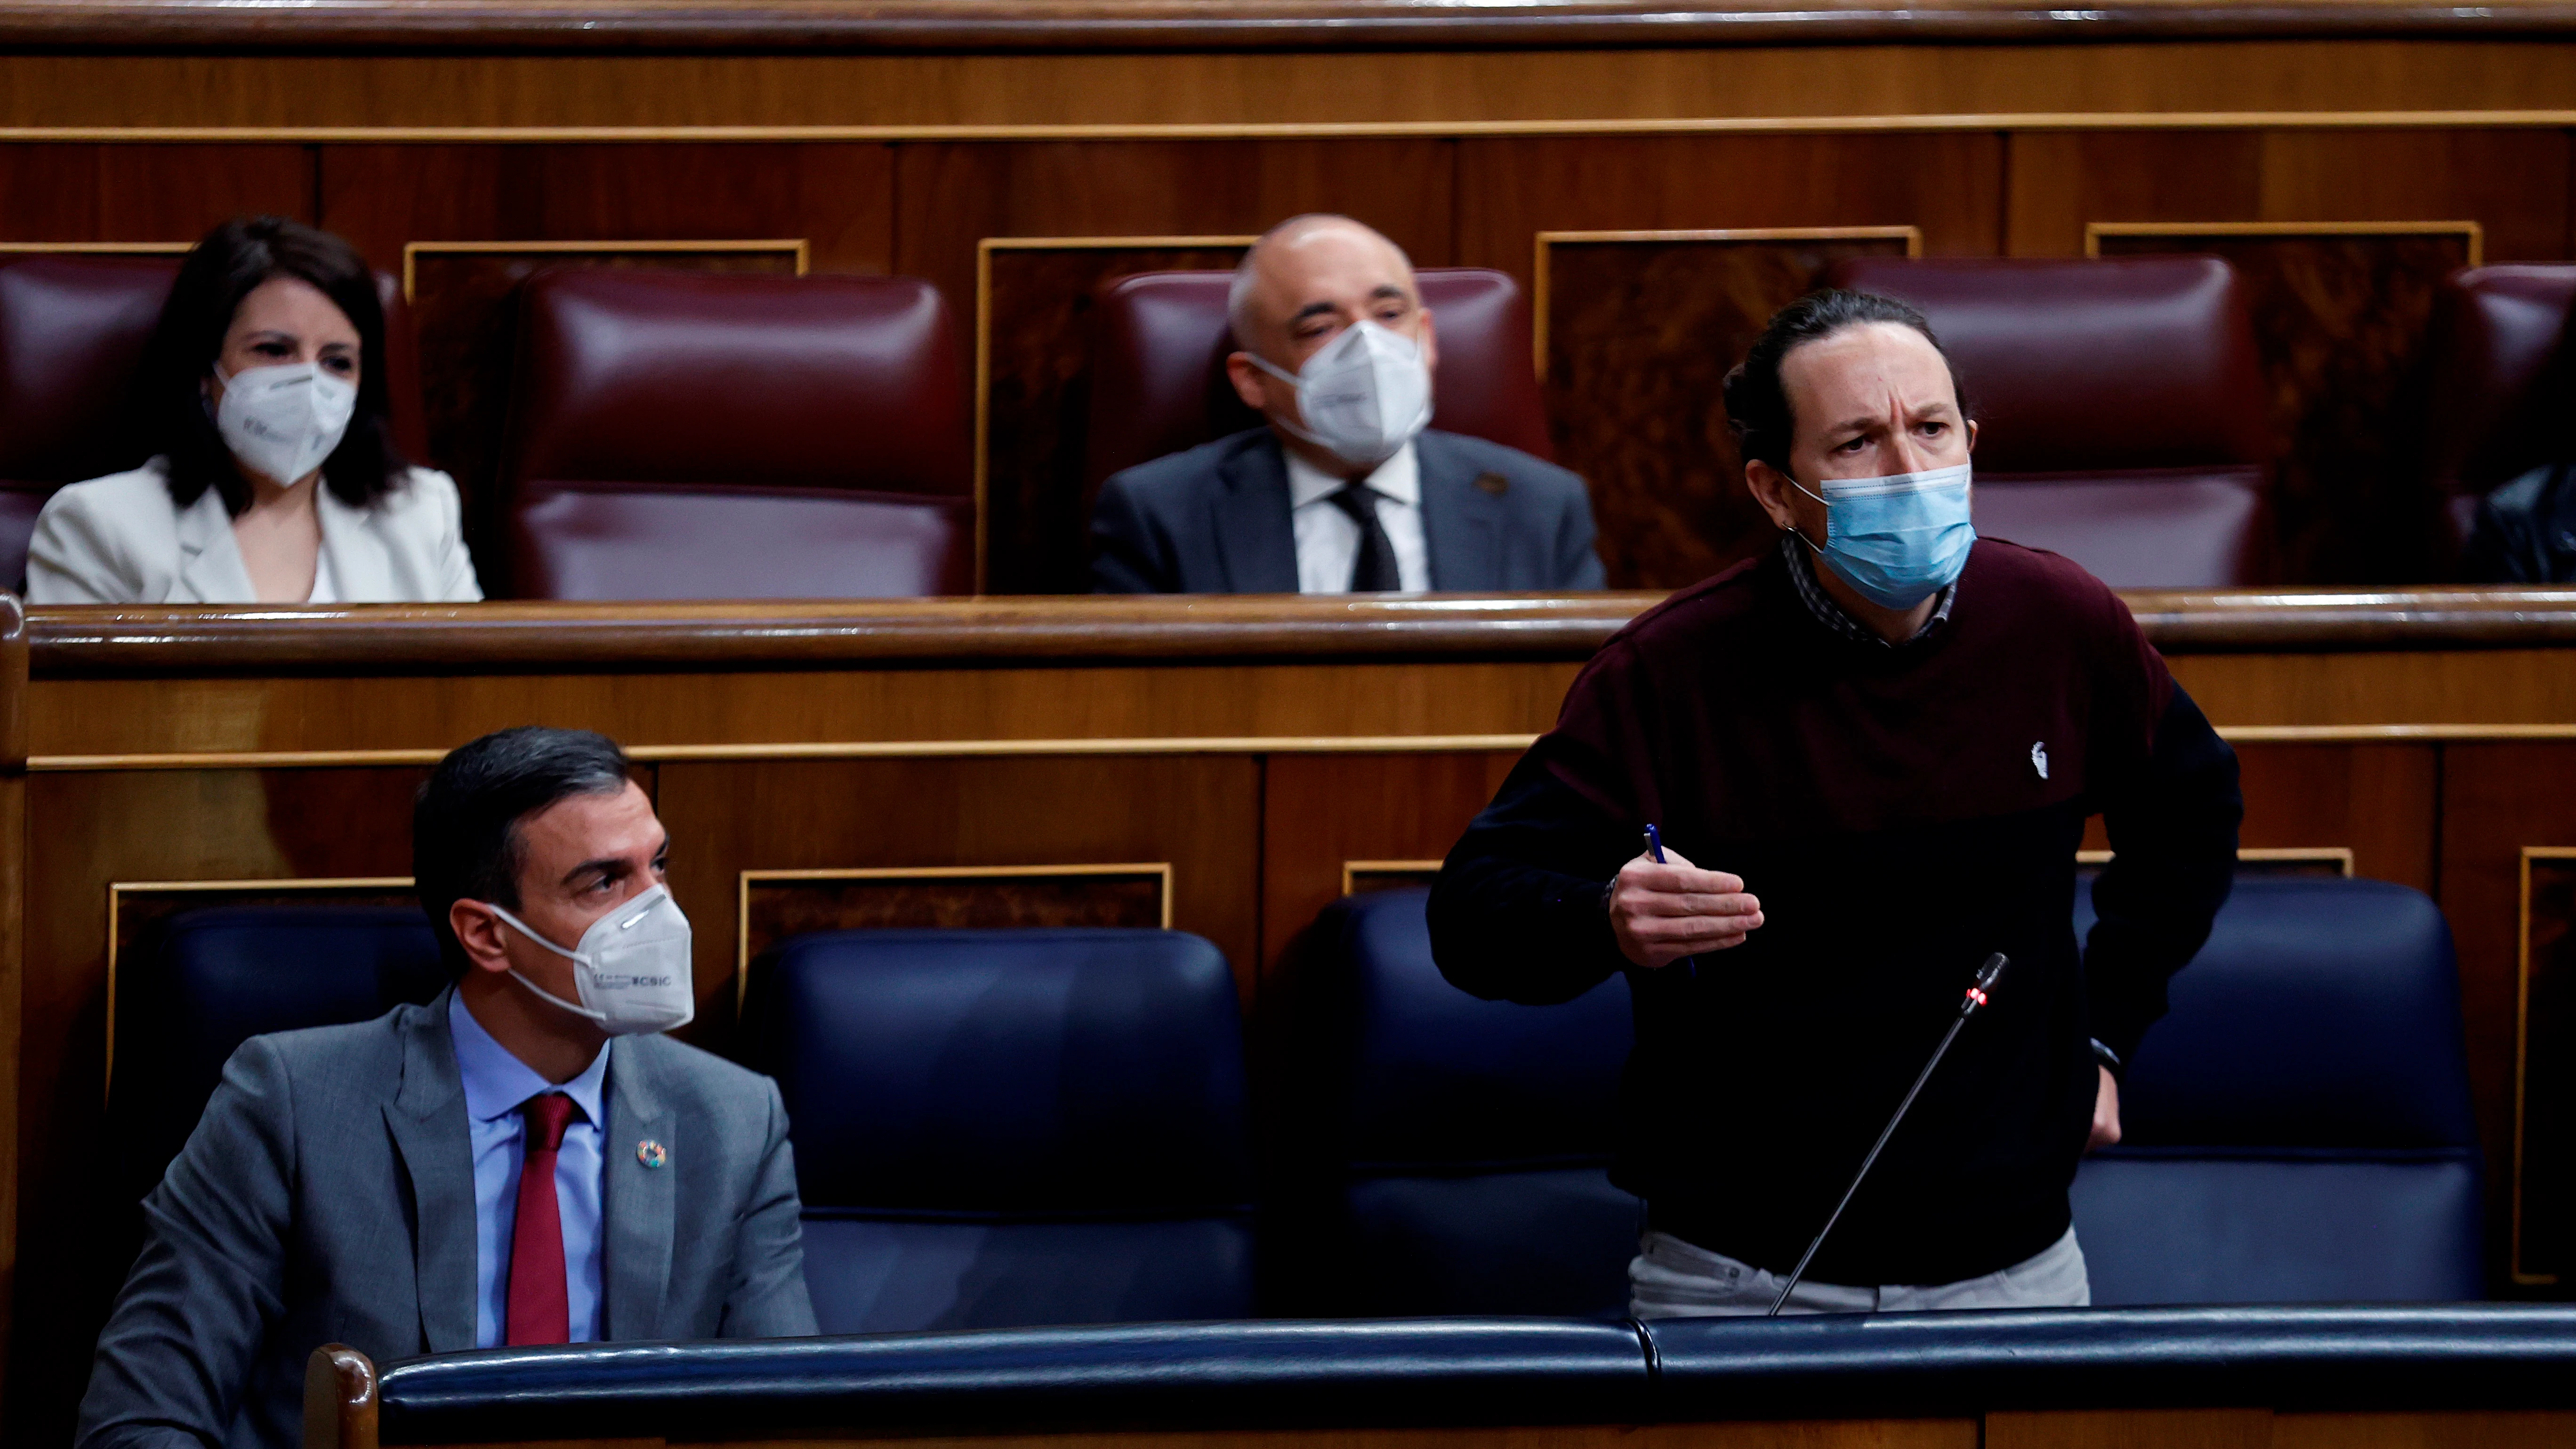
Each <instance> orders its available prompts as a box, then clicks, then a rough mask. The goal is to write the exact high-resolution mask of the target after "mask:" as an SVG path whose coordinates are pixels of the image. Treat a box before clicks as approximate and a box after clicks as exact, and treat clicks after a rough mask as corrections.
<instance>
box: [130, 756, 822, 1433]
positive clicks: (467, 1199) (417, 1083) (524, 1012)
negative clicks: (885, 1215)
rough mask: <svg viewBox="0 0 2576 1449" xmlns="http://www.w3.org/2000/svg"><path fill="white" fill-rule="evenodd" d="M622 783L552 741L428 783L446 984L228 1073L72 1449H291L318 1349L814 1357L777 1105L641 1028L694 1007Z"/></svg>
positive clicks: (424, 879) (645, 828)
mask: <svg viewBox="0 0 2576 1449" xmlns="http://www.w3.org/2000/svg"><path fill="white" fill-rule="evenodd" d="M626 768H627V767H626V757H625V755H624V753H623V752H621V751H620V750H619V749H618V748H617V746H616V745H614V744H612V743H611V742H609V741H608V740H606V739H604V738H602V737H601V736H598V735H595V734H589V733H586V732H581V731H574V730H550V729H536V728H526V729H514V730H504V731H502V732H500V733H499V734H493V735H486V736H484V737H483V738H481V739H479V740H476V741H474V742H473V743H472V744H469V745H466V746H464V747H463V748H461V749H458V750H456V751H455V752H454V753H452V754H450V755H449V756H448V757H447V758H446V759H445V760H444V761H442V762H441V763H440V764H439V767H438V769H437V771H436V773H434V774H433V775H432V776H431V777H430V779H429V782H428V783H427V784H425V785H424V786H422V787H421V791H420V798H419V802H418V804H417V806H416V807H415V810H414V813H413V817H412V862H413V872H414V874H415V875H416V876H417V877H418V879H419V888H420V898H421V904H422V906H423V908H424V909H426V910H427V911H428V912H429V918H430V925H431V927H432V929H433V930H435V931H436V932H437V934H438V938H439V942H440V945H441V946H442V947H443V948H444V949H445V951H446V954H447V958H448V963H449V966H450V968H451V969H452V970H454V971H455V973H456V985H455V986H454V987H453V988H451V989H449V990H447V991H445V992H442V993H440V995H439V997H438V999H437V1000H436V1001H433V1002H431V1003H430V1004H429V1005H428V1006H426V1007H419V1006H406V1007H402V1008H400V1009H398V1010H396V1011H394V1012H392V1013H390V1014H388V1015H386V1016H383V1017H379V1018H378V1019H376V1020H374V1021H370V1022H366V1023H363V1024H360V1025H355V1026H332V1027H321V1028H318V1029H315V1030H312V1031H296V1032H283V1033H280V1034H278V1035H275V1036H263V1037H253V1038H252V1039H251V1040H249V1041H248V1042H245V1043H243V1045H242V1047H241V1049H240V1050H239V1051H237V1052H235V1053H234V1054H233V1057H232V1060H231V1061H230V1062H229V1063H227V1064H226V1065H225V1067H224V1077H223V1084H222V1085H221V1086H220V1087H218V1088H217V1089H216V1091H215V1095H214V1098H213V1100H212V1101H210V1102H208V1103H207V1104H206V1110H205V1115H204V1116H203V1117H202V1118H200V1119H199V1121H198V1123H197V1130H196V1132H195V1134H194V1135H193V1136H191V1137H190V1138H189V1139H188V1145H187V1148H186V1149H185V1150H184V1151H182V1152H181V1153H180V1154H179V1157H178V1160H177V1161H175V1162H173V1163H171V1164H170V1170H169V1172H168V1173H167V1174H166V1175H165V1176H164V1177H163V1178H162V1179H161V1184H160V1186H158V1187H156V1188H154V1189H153V1190H152V1193H151V1195H150V1196H148V1197H147V1198H145V1199H144V1202H143V1217H144V1241H143V1251H142V1253H141V1254H140V1255H139V1256H137V1258H136V1259H135V1263H134V1271H133V1272H132V1274H131V1275H129V1276H128V1277H127V1279H126V1281H125V1290H124V1293H123V1295H122V1296H120V1297H119V1298H118V1300H117V1304H116V1311H115V1314H114V1315H113V1316H112V1317H111V1318H110V1319H109V1321H108V1325H107V1330H106V1332H104V1333H103V1334H101V1335H100V1336H99V1343H98V1359H97V1363H96V1366H95V1368H94V1369H93V1371H92V1372H91V1375H90V1382H89V1393H88V1395H87V1397H85V1398H84V1399H83V1400H82V1401H81V1414H80V1439H79V1443H80V1444H81V1445H82V1446H84V1449H92V1446H95V1449H107V1446H124V1445H153V1446H170V1449H180V1446H189V1449H195V1446H215V1445H225V1446H236V1449H249V1446H254V1445H265V1446H280V1449H283V1446H291V1445H294V1444H296V1443H297V1442H298V1441H299V1440H300V1439H301V1438H302V1436H303V1427H304V1420H303V1407H302V1405H303V1390H304V1361H305V1357H306V1355H308V1354H310V1353H311V1352H312V1351H313V1349H315V1348H316V1347H318V1346H320V1345H322V1344H324V1343H327V1342H340V1343H347V1344H350V1345H352V1346H354V1347H356V1348H359V1349H361V1350H363V1351H364V1352H366V1353H367V1354H368V1355H369V1356H371V1357H373V1358H375V1359H377V1360H378V1361H382V1360H384V1359H388V1358H403V1357H408V1356H410V1355H413V1354H421V1353H443V1352H447V1351H449V1350H453V1349H470V1348H490V1347H495V1346H499V1345H502V1344H542V1343H565V1342H573V1343H580V1342H585V1341H590V1340H598V1339H687V1338H716V1337H725V1338H765V1337H784V1336H791V1335H802V1334H811V1333H813V1332H814V1331H815V1329H814V1310H813V1308H812V1306H811V1305H809V1304H808V1303H807V1302H806V1298H805V1279H804V1260H803V1254H802V1250H801V1249H800V1248H799V1246H798V1241H797V1211H798V1207H797V1200H796V1171H795V1165H794V1163H793V1161H792V1160H791V1158H790V1156H789V1152H788V1146H787V1118H786V1111H785V1108H784V1107H783V1105H782V1104H781V1103H780V1100H779V1095H778V1089H777V1087H776V1085H775V1084H773V1083H771V1082H770V1081H769V1080H768V1079H767V1078H765V1077H759V1076H755V1075H753V1074H752V1073H750V1072H747V1071H745V1070H743V1069H742V1068H740V1067H737V1066H733V1065H731V1064H729V1063H727V1062H723V1061H720V1060H718V1059H716V1058H715V1057H712V1056H709V1055H707V1054H706V1053H704V1052H702V1051H699V1050H697V1049H696V1048H694V1047H688V1046H683V1045H681V1044H680V1043H678V1042H676V1041H672V1040H670V1039H668V1038H666V1037H662V1036H659V1035H656V1034H655V1033H658V1032H662V1031H666V1030H668V1029H670V1028H672V1027H675V1026H678V1025H681V1024H682V1023H684V1022H686V1021H688V1020H689V1018H690V1016H691V1015H692V1014H693V1012H694V1010H695V999H696V998H695V992H694V990H693V988H692V986H691V982H690V976H689V923H688V920H687V918H686V917H684V916H682V915H681V914H680V911H679V908H678V907H677V906H675V905H673V904H672V903H671V895H670V891H669V889H668V888H667V887H665V886H664V885H663V884H662V866H663V856H664V853H665V851H666V849H667V844H666V837H665V836H664V834H663V831H662V823H661V821H659V820H658V819H656V818H655V817H654V814H653V806H652V802H651V801H650V800H648V799H647V798H646V797H645V794H644V792H643V791H642V790H639V789H637V788H636V786H635V785H634V783H633V782H632V781H630V780H629V779H628V778H627V774H626ZM523 1165H524V1166H525V1168H526V1169H527V1170H525V1171H523V1170H522V1168H523Z"/></svg>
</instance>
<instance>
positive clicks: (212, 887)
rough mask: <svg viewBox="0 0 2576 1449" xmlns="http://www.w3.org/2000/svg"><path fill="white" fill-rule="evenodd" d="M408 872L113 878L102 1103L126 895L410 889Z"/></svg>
mask: <svg viewBox="0 0 2576 1449" xmlns="http://www.w3.org/2000/svg"><path fill="white" fill-rule="evenodd" d="M413 884H414V882H413V880H412V878H411V877H410V876H407V875H342V876H280V877H278V878H276V879H274V880H112V881H109V882H108V883H107V1051H106V1054H105V1056H106V1063H107V1067H106V1070H105V1071H104V1072H103V1073H101V1076H102V1079H103V1080H102V1082H101V1084H100V1087H99V1092H100V1098H99V1100H100V1101H101V1102H104V1101H105V1100H106V1093H107V1092H108V1091H109V1090H111V1089H112V1088H113V1087H114V1086H115V1083H116V956H117V949H116V937H117V926H118V925H119V923H120V921H119V918H120V916H121V915H122V914H123V908H124V898H125V897H126V896H129V895H136V896H146V895H179V894H190V895H197V894H205V895H221V894H226V893H232V894H247V893H251V892H261V893H269V892H291V891H364V890H378V891H397V890H399V891H407V890H410V889H411V888H412V887H413Z"/></svg>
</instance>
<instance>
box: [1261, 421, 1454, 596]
mask: <svg viewBox="0 0 2576 1449" xmlns="http://www.w3.org/2000/svg"><path fill="white" fill-rule="evenodd" d="M1281 451H1282V452H1285V453H1286V454H1287V457H1288V518H1289V521H1290V522H1291V523H1292V524H1294V525H1295V527H1296V530H1297V592H1299V593H1301V594H1347V593H1349V592H1350V591H1351V570H1352V569H1353V568H1354V567H1355V566H1357V565H1358V563H1359V558H1360V526H1359V524H1358V523H1356V522H1354V521H1353V520H1352V518H1351V516H1350V515H1349V514H1347V513H1344V512H1343V511H1342V509H1341V505H1340V504H1337V503H1330V502H1327V501H1326V500H1327V499H1329V498H1331V497H1332V496H1333V495H1334V494H1336V493H1339V492H1340V491H1342V485H1343V483H1344V482H1345V481H1347V480H1345V479H1341V478H1337V477H1335V476H1333V475H1332V474H1330V473H1327V472H1325V471H1324V470H1323V469H1321V468H1318V467H1316V466H1315V465H1314V464H1312V463H1309V462H1307V461H1306V460H1305V459H1303V458H1301V457H1298V456H1297V454H1296V453H1295V452H1294V451H1292V450H1288V449H1282V450H1281ZM1366 482H1367V484H1368V490H1369V491H1370V492H1371V493H1374V494H1376V495H1378V496H1377V525H1378V527H1380V528H1383V529H1385V530H1386V541H1387V542H1389V543H1391V544H1393V545H1395V576H1396V579H1397V581H1398V582H1400V583H1402V584H1403V585H1404V588H1405V591H1406V592H1408V593H1420V592H1422V591H1424V590H1426V589H1428V588H1430V587H1431V546H1430V545H1429V544H1428V543H1427V542H1425V541H1424V538H1423V533H1422V470H1421V467H1420V465H1419V464H1417V463H1416V462H1415V460H1414V456H1413V445H1412V444H1411V443H1407V444H1405V445H1404V446H1403V447H1402V448H1400V449H1398V450H1396V454H1395V456H1394V457H1392V458H1389V459H1387V460H1386V461H1385V462H1383V463H1380V464H1378V465H1377V471H1376V472H1374V473H1371V474H1370V475H1369V476H1368V478H1367V480H1366Z"/></svg>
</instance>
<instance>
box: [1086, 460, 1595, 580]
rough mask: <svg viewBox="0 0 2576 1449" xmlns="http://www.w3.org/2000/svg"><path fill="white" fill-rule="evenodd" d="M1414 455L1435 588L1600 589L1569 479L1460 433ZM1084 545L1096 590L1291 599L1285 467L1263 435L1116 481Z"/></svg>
mask: <svg viewBox="0 0 2576 1449" xmlns="http://www.w3.org/2000/svg"><path fill="white" fill-rule="evenodd" d="M1414 449H1415V455H1416V458H1417V461H1418V462H1419V464H1420V474H1421V479H1422V512H1423V533H1424V537H1425V541H1426V542H1427V543H1428V544H1429V547H1430V554H1431V582H1432V587H1433V588H1435V589H1440V590H1445V591H1450V592H1503V591H1512V590H1559V589H1597V588H1600V587H1602V586H1603V579H1602V571H1601V561H1600V559H1599V558H1598V557H1597V556H1596V555H1595V554H1594V552H1593V526H1592V505H1591V500H1590V497H1589V495H1588V494H1587V492H1586V491H1585V488H1584V484H1583V480H1582V479H1581V478H1580V477H1578V476H1576V475H1575V474H1574V473H1572V472H1569V471H1568V470H1566V469H1564V468H1560V467H1558V466H1556V465H1555V464H1553V463H1549V462H1545V461H1543V460H1541V459H1538V458H1534V457H1531V456H1530V455H1529V454H1527V453H1524V452H1521V451H1520V450H1518V449H1516V448H1508V447H1505V446H1503V445H1502V444H1500V443H1494V442H1489V441H1487V440H1485V439H1483V438H1473V437H1468V436H1466V435H1464V434H1460V433H1444V432H1439V431H1436V430H1434V431H1426V432H1424V433H1423V434H1422V435H1421V436H1420V437H1419V438H1417V439H1415V442H1414ZM1091 533H1092V556H1093V563H1092V587H1093V589H1094V590H1095V591H1098V592H1102V593H1234V594H1249V593H1294V592H1296V590H1297V554H1296V541H1295V532H1294V528H1293V525H1292V524H1291V522H1290V517H1289V495H1288V472H1287V463H1286V458H1285V455H1284V453H1283V452H1282V451H1281V449H1280V445H1279V441H1278V439H1277V438H1276V437H1275V436H1274V435H1272V433H1271V432H1270V430H1269V429H1268V428H1266V427H1262V428H1252V429H1248V430H1246V431H1244V432H1240V433H1236V434H1233V435H1232V436H1230V437H1224V438H1219V439H1218V440H1216V441H1215V442H1213V443H1204V444H1201V445H1200V446H1198V447H1195V448H1191V449H1189V450H1188V451H1186V452H1180V453H1174V454H1171V455H1169V456H1166V457H1162V458H1157V459H1155V460H1153V461H1152V462H1150V463H1141V464H1138V465H1137V466H1136V467H1133V468H1129V469H1126V470H1124V471H1123V472H1120V473H1118V474H1115V475H1114V476H1112V477H1111V478H1110V479H1109V480H1108V481H1107V482H1106V483H1103V484H1102V485H1101V490H1100V498H1099V501H1098V503H1097V504H1096V505H1095V506H1094V508H1093V510H1092V529H1091Z"/></svg>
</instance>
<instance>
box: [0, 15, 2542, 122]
mask: <svg viewBox="0 0 2576 1449" xmlns="http://www.w3.org/2000/svg"><path fill="white" fill-rule="evenodd" d="M570 13H571V12H566V14H567V15H570ZM2498 23H2499V24H2500V25H2504V24H2510V21H2509V20H2508V19H2507V18H2506V17H2502V16H2499V17H2498ZM811 40H812V37H811V36H810V35H808V34H805V33H803V32H801V31H800V32H799V33H798V34H796V35H795V36H794V38H793V39H792V40H790V41H789V42H787V43H785V44H782V45H780V46H778V47H776V50H775V51H774V52H773V53H770V54H694V55H687V54H684V55H650V54H612V53H597V52H594V53H590V54H578V53H575V54H491V53H473V52H471V51H466V52H460V53H452V54H435V53H417V54H402V55H388V54H381V53H368V52H367V51H366V50H364V49H361V48H353V49H352V50H350V51H346V52H342V53H330V52H329V51H316V52H314V53H307V54H276V53H270V54H247V55H246V54H241V53H239V52H238V51H235V50H233V49H231V48H230V47H224V48H217V47H187V46H184V45H183V46H174V47H171V48H169V49H167V50H165V51H161V52H159V53H150V54H114V53H93V54H72V53H64V52H63V51H59V50H55V51H50V52H44V51H40V52H34V53H21V54H13V55H9V56H5V57H0V126H75V127H102V126H207V125H222V126H632V127H671V126H709V125H725V126H784V125H808V126H810V125H841V126H848V125H906V126H970V125H971V126H981V125H1011V124H1019V125H1033V124H1034V125H1086V124H1087V125H1100V124H1140V123H1141V124H1244V123H1257V122H1283V121H1285V122H1300V121H1303V122H1372V121H1374V122H1389V121H1393V122H1405V121H1457V120H1465V121H1487V120H1523V119H1546V118H1558V119H1562V118H1590V117H1607V118H1668V117H1719V118H1724V117H1741V116H1921V115H1941V114H1993V113H1996V112H2004V111H2016V112H2158V111H2163V112H2173V111H2229V112H2243V111H2263V110H2283V111H2314V110H2322V111H2334V110H2346V111H2384V110H2430V111H2450V110H2463V111H2475V110H2487V109H2537V108H2557V107H2564V106H2566V105H2567V98H2568V96H2569V95H2570V94H2571V93H2576V44H2571V43H2569V42H2567V41H2565V40H2551V39H2543V38H2534V37H2525V36H2516V37H2513V38H2510V39H2489V38H2480V37H2474V36H2465V35H2463V36H2457V37H2443V38H2426V37H2422V36H2411V37H2406V38H2402V39H2399V38H2385V39H2376V40H2330V41H2316V40H2298V39H2283V40H2272V41H2244V40H2216V41H2185V40H2176V39H2158V40H2152V41H2146V42H2129V43H2107V44H2106V43H2099V42H2094V43H2073V44H2018V45H1993V44H1976V43H1971V44H1952V45H1940V44H1910V45H1883V44H1882V45H1845V44H1823V45H1818V44H1806V45H1798V44H1776V45H1693V46H1692V47H1690V48H1681V47H1672V48H1663V49H1648V48H1638V49H1617V48H1610V47H1603V48H1599V49H1582V50H1566V49H1559V50H1539V49H1533V50H1521V49H1514V48H1502V47H1497V48H1484V47H1477V48H1472V49H1459V50H1452V51H1448V52H1442V51H1439V50H1424V49H1412V48H1408V49H1404V50H1390V49H1379V50H1343V49H1330V50H1326V49H1314V50H1308V51H1304V52H1294V51H1288V52H1273V53H1267V54H1242V53H1234V54H1188V53H1176V54H1136V53H1126V54H1082V53H1075V54H1022V55H971V54H915V55H866V54H837V55H835V54H821V53H817V50H816V48H815V47H814V46H813V44H812V43H811Z"/></svg>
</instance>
